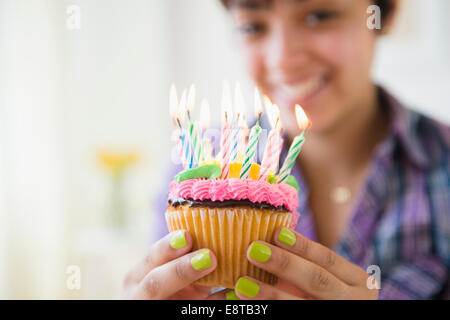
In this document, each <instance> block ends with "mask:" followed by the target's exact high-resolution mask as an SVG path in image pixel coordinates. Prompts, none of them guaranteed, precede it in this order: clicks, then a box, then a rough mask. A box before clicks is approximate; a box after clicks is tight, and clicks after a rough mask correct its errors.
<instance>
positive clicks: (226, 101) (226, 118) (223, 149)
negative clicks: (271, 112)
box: [220, 82, 232, 179]
mask: <svg viewBox="0 0 450 320" xmlns="http://www.w3.org/2000/svg"><path fill="white" fill-rule="evenodd" d="M231 119H232V114H231V94H230V87H229V85H228V83H227V82H224V86H223V95H222V135H221V138H220V155H221V162H222V175H221V178H222V179H227V178H228V175H229V173H230V151H231V150H230V148H231V126H230V122H231Z"/></svg>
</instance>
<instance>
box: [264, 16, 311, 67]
mask: <svg viewBox="0 0 450 320" xmlns="http://www.w3.org/2000/svg"><path fill="white" fill-rule="evenodd" d="M303 40H304V37H303V36H302V33H301V31H300V30H299V29H298V28H295V26H292V25H288V24H286V23H279V24H278V25H277V26H276V27H274V28H273V29H272V33H271V36H270V40H269V43H268V45H267V47H266V50H267V52H266V63H267V66H268V67H269V68H271V69H275V70H279V71H281V72H287V71H289V70H292V69H293V68H299V67H301V66H303V65H305V64H306V63H307V61H308V53H307V50H306V45H305V43H304V41H303Z"/></svg>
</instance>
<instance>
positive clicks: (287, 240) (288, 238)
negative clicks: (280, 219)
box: [278, 228, 297, 247]
mask: <svg viewBox="0 0 450 320" xmlns="http://www.w3.org/2000/svg"><path fill="white" fill-rule="evenodd" d="M278 241H280V242H281V243H282V244H284V245H286V246H288V247H292V246H293V245H294V244H295V241H297V239H296V238H295V234H294V233H293V232H292V231H291V230H289V229H288V228H281V231H280V234H279V235H278Z"/></svg>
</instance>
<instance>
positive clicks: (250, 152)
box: [239, 89, 262, 179]
mask: <svg viewBox="0 0 450 320" xmlns="http://www.w3.org/2000/svg"><path fill="white" fill-rule="evenodd" d="M261 114H262V105H261V97H260V95H259V91H258V89H255V117H256V124H255V125H254V126H253V127H252V129H251V130H250V135H249V137H248V144H247V150H246V151H245V157H244V162H243V163H242V168H241V172H240V176H239V177H240V178H241V179H247V178H248V176H249V174H250V168H251V166H252V163H253V160H254V158H255V154H256V149H257V146H258V140H259V134H260V133H261V127H260V125H259V120H260V118H261Z"/></svg>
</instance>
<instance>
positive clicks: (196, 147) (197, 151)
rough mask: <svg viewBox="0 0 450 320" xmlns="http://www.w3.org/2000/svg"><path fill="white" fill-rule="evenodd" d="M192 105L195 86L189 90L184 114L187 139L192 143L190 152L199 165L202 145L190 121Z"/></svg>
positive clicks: (193, 103) (193, 124)
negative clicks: (186, 121)
mask: <svg viewBox="0 0 450 320" xmlns="http://www.w3.org/2000/svg"><path fill="white" fill-rule="evenodd" d="M194 105H195V85H194V84H192V85H191V86H190V88H189V96H188V98H187V105H186V114H187V116H188V125H189V138H190V140H191V143H192V151H193V155H194V159H195V161H196V163H197V165H199V164H200V161H201V155H202V143H201V141H200V135H199V132H198V129H197V126H196V125H195V123H194V122H193V121H192V120H191V112H192V110H193V109H194Z"/></svg>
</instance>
